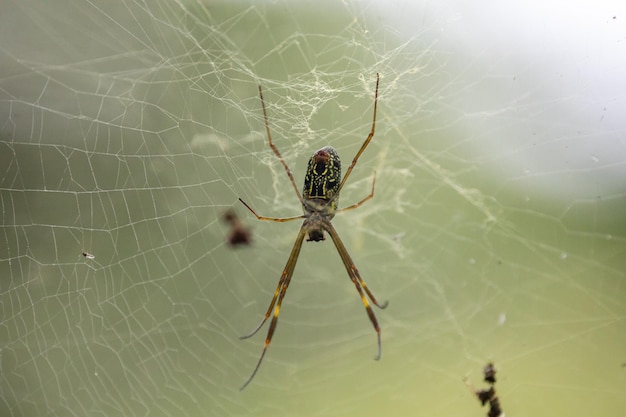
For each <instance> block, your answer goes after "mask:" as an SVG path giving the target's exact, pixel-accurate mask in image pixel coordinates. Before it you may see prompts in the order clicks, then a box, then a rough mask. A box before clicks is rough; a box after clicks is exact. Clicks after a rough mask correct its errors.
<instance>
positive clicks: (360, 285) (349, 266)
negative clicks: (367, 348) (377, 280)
mask: <svg viewBox="0 0 626 417" xmlns="http://www.w3.org/2000/svg"><path fill="white" fill-rule="evenodd" d="M323 226H324V229H325V230H326V231H327V232H328V234H329V235H330V237H331V238H332V240H333V243H334V244H335V246H336V247H337V252H339V256H341V260H342V261H343V264H344V265H345V267H346V271H347V272H348V275H349V276H350V279H351V280H352V282H353V283H354V286H355V287H356V290H357V291H358V293H359V295H360V296H361V300H362V301H363V305H364V306H365V310H366V311H367V315H368V317H369V318H370V321H371V322H372V325H373V326H374V329H375V330H376V336H377V337H378V354H377V355H376V356H375V357H374V359H375V360H379V359H380V356H381V352H382V350H381V342H380V326H379V325H378V320H377V319H376V314H374V310H372V307H371V306H370V303H369V301H367V297H365V294H364V293H363V290H365V293H367V295H368V296H369V298H370V300H372V304H374V305H375V306H376V307H378V308H386V307H387V305H388V304H389V303H388V302H387V301H385V302H384V303H383V304H379V303H378V301H377V300H376V297H374V294H372V292H371V291H370V290H369V289H368V288H367V285H365V281H363V278H361V275H360V274H359V270H358V269H357V268H356V265H355V264H354V262H353V261H352V258H351V257H350V254H349V253H348V250H347V249H346V247H345V245H344V244H343V242H342V241H341V238H340V237H339V233H337V230H336V229H335V227H334V226H333V225H332V223H331V222H330V221H325V222H324V223H323Z"/></svg>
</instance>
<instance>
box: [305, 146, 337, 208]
mask: <svg viewBox="0 0 626 417" xmlns="http://www.w3.org/2000/svg"><path fill="white" fill-rule="evenodd" d="M340 183H341V160H340V159H339V155H337V151H335V149H334V148H333V147H332V146H325V147H323V148H322V149H320V150H318V151H316V152H315V153H314V154H313V155H312V156H311V159H309V164H308V165H307V169H306V175H305V176H304V189H303V191H302V196H303V198H304V200H305V201H307V200H322V201H327V202H328V201H330V202H331V204H330V207H326V210H323V211H325V212H327V213H329V214H331V213H333V212H334V211H335V209H336V208H337V197H335V198H333V197H334V196H335V194H336V193H337V191H338V190H339V184H340ZM304 209H305V211H308V210H310V209H311V208H308V207H304Z"/></svg>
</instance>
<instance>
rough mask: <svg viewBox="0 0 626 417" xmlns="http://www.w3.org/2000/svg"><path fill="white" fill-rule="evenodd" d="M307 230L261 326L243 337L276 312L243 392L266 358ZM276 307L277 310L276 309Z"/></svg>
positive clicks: (295, 246) (302, 232)
mask: <svg viewBox="0 0 626 417" xmlns="http://www.w3.org/2000/svg"><path fill="white" fill-rule="evenodd" d="M306 232H307V229H306V227H304V226H302V227H301V228H300V231H299V232H298V236H297V237H296V242H295V243H294V244H293V249H291V254H290V255H289V259H287V264H286V265H285V269H284V270H283V273H282V274H281V276H280V280H279V281H278V286H277V287H276V291H274V297H273V298H272V302H271V303H270V306H269V308H268V309H267V311H266V312H265V317H264V318H263V320H262V321H261V323H259V325H258V326H257V327H256V328H255V329H254V330H253V331H252V333H250V334H248V335H246V336H243V337H242V339H247V338H248V337H250V336H252V335H254V334H255V333H256V332H257V331H259V329H260V328H261V326H263V324H264V323H265V322H266V321H267V319H268V318H269V316H270V313H271V312H272V310H274V316H273V317H272V322H271V323H270V328H269V329H268V331H267V336H266V337H265V346H263V352H261V356H260V357H259V361H258V362H257V364H256V366H255V367H254V370H253V371H252V374H251V375H250V377H249V378H248V379H247V380H246V382H245V383H244V384H243V385H242V386H241V388H240V389H239V390H240V391H241V390H243V389H244V388H245V387H247V386H248V384H249V383H250V381H252V379H253V378H254V376H255V375H256V373H257V371H258V370H259V367H260V366H261V362H263V358H264V357H265V352H267V348H268V347H269V345H270V343H271V342H272V336H273V335H274V331H275V330H276V324H277V323H278V314H280V306H281V304H282V302H283V298H285V294H286V293H287V287H289V282H290V281H291V277H292V276H293V271H294V269H295V267H296V262H298V256H299V255H300V249H301V248H302V242H303V240H304V236H305V235H306ZM277 300H278V301H277ZM274 305H276V308H274Z"/></svg>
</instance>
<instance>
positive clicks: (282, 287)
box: [239, 74, 388, 390]
mask: <svg viewBox="0 0 626 417" xmlns="http://www.w3.org/2000/svg"><path fill="white" fill-rule="evenodd" d="M379 81H380V77H379V75H378V74H376V90H375V93H374V116H373V118H372V128H371V130H370V133H369V134H368V135H367V138H366V139H365V141H364V142H363V144H362V145H361V148H360V149H359V151H358V152H357V153H356V155H355V156H354V159H353V160H352V163H351V164H350V166H349V167H348V169H347V171H346V174H345V175H344V177H343V179H341V161H340V160H339V155H337V152H336V151H335V149H334V148H333V147H331V146H326V147H324V148H322V149H320V150H318V151H317V152H315V153H314V154H313V155H312V156H311V159H309V163H308V166H307V170H306V174H305V177H304V188H303V190H302V194H300V192H299V191H298V186H297V185H296V182H295V180H294V178H293V174H292V173H291V170H290V169H289V166H288V165H287V163H286V162H285V160H284V159H283V157H282V156H281V154H280V152H279V151H278V148H276V146H275V145H274V143H273V142H272V135H271V134H270V127H269V123H268V121H267V111H266V109H265V100H264V99H263V90H262V89H261V86H259V97H260V98H261V105H262V107H263V118H264V119H265V130H266V132H267V138H268V141H269V145H270V148H272V151H273V152H274V154H275V155H276V156H277V157H278V160H279V161H280V163H281V164H282V165H283V167H284V168H285V171H286V172H287V176H288V177H289V181H290V182H291V185H292V186H293V189H294V190H295V192H296V195H297V196H298V199H299V200H300V203H301V204H302V209H303V211H304V214H302V215H300V216H294V217H265V216H259V215H258V214H257V213H256V212H255V211H254V210H253V209H252V207H250V206H249V205H248V204H246V203H245V202H244V201H243V200H242V199H241V198H240V199H239V201H241V203H242V204H243V205H244V206H246V207H247V208H248V210H250V212H252V214H254V216H255V217H256V218H257V219H259V220H269V221H274V222H288V221H291V220H296V219H304V221H303V222H302V226H301V227H300V231H299V232H298V235H297V237H296V242H295V243H294V245H293V248H292V249H291V254H290V255H289V258H288V259H287V264H286V265H285V268H284V269H283V272H282V274H281V276H280V280H279V281H278V285H277V286H276V290H275V291H274V296H273V297H272V301H271V302H270V305H269V307H268V309H267V311H266V312H265V316H264V318H263V320H261V322H260V323H259V324H258V325H257V326H256V327H255V328H254V330H252V332H250V333H249V334H247V335H245V336H242V337H241V338H242V339H247V338H249V337H252V336H254V335H255V334H256V333H257V332H258V331H259V329H261V327H262V326H263V324H265V322H266V321H267V319H268V318H269V317H270V315H273V317H272V321H271V323H270V327H269V330H268V331H267V336H266V337H265V345H264V346H263V351H262V352H261V356H260V357H259V360H258V362H257V364H256V367H255V368H254V370H253V371H252V374H251V375H250V377H249V378H248V379H247V380H246V382H245V383H244V384H243V385H242V387H241V389H242V390H243V389H244V388H245V387H246V386H248V384H249V383H250V381H252V379H253V378H254V376H255V375H256V373H257V371H258V370H259V367H260V366H261V362H262V361H263V357H264V356H265V353H266V352H267V348H268V347H269V345H270V343H271V341H272V336H273V335H274V331H275V330H276V324H277V323H278V314H279V313H280V306H281V304H282V302H283V298H284V297H285V294H286V292H287V287H288V286H289V282H290V281H291V277H292V275H293V271H294V269H295V267H296V262H297V261H298V256H299V255H300V249H301V248H302V242H303V240H304V237H305V236H306V235H308V238H307V241H309V242H310V241H314V242H319V241H322V240H325V239H326V238H325V236H324V232H326V233H328V234H329V235H330V238H331V239H332V241H333V243H334V244H335V247H336V248H337V252H339V256H340V257H341V260H342V261H343V264H344V266H345V267H346V271H347V272H348V276H349V277H350V279H351V280H352V283H353V284H354V286H355V287H356V290H357V292H358V293H359V296H360V297H361V300H362V301H363V305H364V306H365V310H366V312H367V315H368V317H369V319H370V321H371V322H372V325H373V326H374V329H375V330H376V335H377V338H378V353H377V354H376V357H375V359H376V360H378V359H380V356H381V342H380V326H379V325H378V320H377V319H376V314H374V310H372V307H371V306H370V301H368V297H369V300H371V303H372V304H374V305H375V306H376V307H378V308H381V309H383V308H385V307H387V304H388V303H387V302H384V303H382V304H379V303H378V301H377V300H376V297H374V294H372V292H371V291H370V290H369V288H368V287H367V285H366V284H365V281H364V280H363V278H361V275H360V274H359V270H358V269H357V267H356V265H355V264H354V262H353V261H352V258H351V257H350V254H349V253H348V250H347V249H346V247H345V246H344V244H343V242H342V241H341V238H340V237H339V234H338V233H337V230H336V229H335V227H334V226H333V225H332V223H331V220H332V219H333V217H334V216H335V214H336V213H339V212H342V211H348V210H352V209H355V208H357V207H359V206H361V205H362V204H363V203H365V202H366V201H368V200H370V199H371V198H372V197H374V186H375V185H376V174H374V179H373V181H372V190H371V191H370V193H369V195H367V196H366V197H365V198H364V199H362V200H361V201H359V202H358V203H355V204H353V205H351V206H348V207H345V208H342V209H338V208H337V205H338V199H339V192H340V191H341V189H342V188H343V186H344V185H345V183H346V181H347V180H348V177H349V176H350V173H351V172H352V169H353V168H354V166H355V165H356V163H357V161H358V160H359V157H360V156H361V154H362V153H363V151H365V148H367V145H369V143H370V141H371V140H372V138H373V137H374V131H375V129H376V109H377V105H378V83H379ZM366 295H367V296H366Z"/></svg>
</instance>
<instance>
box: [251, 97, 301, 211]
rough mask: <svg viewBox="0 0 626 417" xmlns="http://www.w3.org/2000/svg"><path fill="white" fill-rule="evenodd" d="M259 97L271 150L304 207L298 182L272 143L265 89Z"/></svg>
mask: <svg viewBox="0 0 626 417" xmlns="http://www.w3.org/2000/svg"><path fill="white" fill-rule="evenodd" d="M259 97H261V105H262V106H263V118H264V119H265V131H266V132H267V139H268V140H269V142H270V148H272V151H273V152H274V154H275V155H276V156H277V157H278V160H279V161H280V163H281V164H283V167H284V168H285V171H286V172H287V176H288V177H289V181H291V185H293V189H294V190H295V191H296V195H297V196H298V200H300V203H302V205H304V201H303V200H302V194H300V191H298V186H297V185H296V180H294V178H293V174H292V173H291V170H290V169H289V166H288V165H287V163H286V162H285V160H284V159H283V157H282V155H281V154H280V152H278V148H277V147H276V146H275V145H274V142H272V134H271V133H270V124H269V123H268V121H267V111H266V110H265V100H264V99H263V89H262V88H261V86H259Z"/></svg>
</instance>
